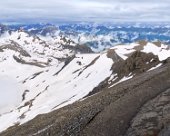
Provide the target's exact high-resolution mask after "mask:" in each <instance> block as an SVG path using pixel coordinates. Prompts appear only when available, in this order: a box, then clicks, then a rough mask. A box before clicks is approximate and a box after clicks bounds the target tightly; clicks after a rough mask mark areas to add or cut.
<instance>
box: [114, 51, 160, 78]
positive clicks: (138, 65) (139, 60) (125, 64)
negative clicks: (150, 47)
mask: <svg viewBox="0 0 170 136" xmlns="http://www.w3.org/2000/svg"><path fill="white" fill-rule="evenodd" d="M159 63H160V61H159V59H158V56H155V55H153V54H152V53H148V54H147V53H144V52H140V51H135V52H134V53H132V54H131V55H130V56H129V57H128V58H127V59H126V60H121V61H118V62H116V63H114V64H113V66H112V70H113V72H114V73H117V74H118V77H119V78H122V77H125V76H128V75H129V74H130V73H131V75H136V74H140V73H143V72H146V71H147V70H149V69H150V68H152V67H155V66H156V65H158V64H159Z"/></svg>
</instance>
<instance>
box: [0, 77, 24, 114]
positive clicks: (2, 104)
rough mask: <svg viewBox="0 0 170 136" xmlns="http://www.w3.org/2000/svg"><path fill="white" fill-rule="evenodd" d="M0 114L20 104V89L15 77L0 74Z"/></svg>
mask: <svg viewBox="0 0 170 136" xmlns="http://www.w3.org/2000/svg"><path fill="white" fill-rule="evenodd" d="M0 77H1V78H0V87H1V88H0V96H1V100H0V114H2V113H5V112H8V111H10V110H12V109H13V108H15V107H16V106H18V105H19V103H20V102H21V98H20V97H19V96H20V95H21V94H20V91H19V88H18V86H17V82H16V80H15V79H13V78H10V77H9V76H0Z"/></svg>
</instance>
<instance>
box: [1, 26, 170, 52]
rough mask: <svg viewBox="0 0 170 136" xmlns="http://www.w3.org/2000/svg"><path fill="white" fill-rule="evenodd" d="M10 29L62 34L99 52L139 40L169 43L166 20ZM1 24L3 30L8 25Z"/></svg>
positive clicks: (9, 27) (13, 28)
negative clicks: (164, 21) (163, 21)
mask: <svg viewBox="0 0 170 136" xmlns="http://www.w3.org/2000/svg"><path fill="white" fill-rule="evenodd" d="M7 28H8V29H9V30H10V31H16V30H18V29H20V28H22V29H24V30H25V31H28V32H29V33H31V34H34V35H42V36H52V37H53V36H58V35H63V36H64V37H67V38H69V39H71V40H72V41H74V42H75V43H79V44H83V45H86V46H89V47H90V48H91V49H92V50H93V51H95V52H98V51H102V50H105V49H106V48H110V47H112V46H113V45H117V44H129V43H134V42H137V41H139V40H146V41H150V42H154V41H161V42H164V43H165V44H169V43H170V41H169V39H170V25H169V23H151V24H149V23H148V24H147V23H138V24H136V23H115V24H94V23H77V24H74V23H70V24H69V23H68V24H58V25H53V24H30V25H9V26H8V27H7ZM7 28H6V27H5V28H4V27H3V30H6V29H7Z"/></svg>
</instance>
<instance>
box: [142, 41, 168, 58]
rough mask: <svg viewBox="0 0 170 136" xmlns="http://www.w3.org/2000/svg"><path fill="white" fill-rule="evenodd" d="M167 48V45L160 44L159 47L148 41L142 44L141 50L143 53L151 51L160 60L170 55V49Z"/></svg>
mask: <svg viewBox="0 0 170 136" xmlns="http://www.w3.org/2000/svg"><path fill="white" fill-rule="evenodd" d="M168 48H169V47H168V45H164V44H162V45H161V47H158V46H156V45H155V44H153V43H148V44H147V45H146V46H144V49H143V50H142V51H143V52H145V53H153V54H154V55H157V56H158V57H159V60H160V61H162V60H165V59H167V58H168V57H170V49H168Z"/></svg>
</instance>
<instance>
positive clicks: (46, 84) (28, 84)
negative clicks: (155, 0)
mask: <svg viewBox="0 0 170 136" xmlns="http://www.w3.org/2000/svg"><path fill="white" fill-rule="evenodd" d="M78 62H81V64H79V63H78ZM92 62H93V63H92ZM112 64H113V61H112V59H110V58H107V55H106V53H104V54H78V55H76V57H75V59H74V60H72V61H71V62H70V63H69V64H68V65H67V66H66V67H64V69H62V67H63V66H64V63H59V64H56V65H53V66H49V67H45V68H39V67H34V66H30V65H22V64H19V63H17V62H15V61H14V60H13V59H12V57H9V59H7V60H6V61H4V62H2V63H0V66H2V67H0V71H3V70H4V71H3V72H2V73H5V74H8V76H9V75H10V76H11V77H13V78H15V80H17V84H18V86H19V88H22V89H21V94H23V93H24V91H25V90H29V92H27V93H26V95H25V100H24V101H22V102H20V104H19V105H17V106H16V107H15V108H13V111H11V112H9V113H4V114H2V116H0V122H3V121H4V120H7V122H6V123H3V124H2V125H1V126H0V131H2V130H5V129H6V128H8V127H9V126H12V125H14V124H15V123H21V124H22V123H25V122H27V121H29V120H31V119H32V118H34V117H35V116H37V115H38V114H42V113H48V112H50V111H52V110H55V109H58V108H61V107H63V106H66V105H68V104H71V103H73V102H75V101H77V100H80V99H81V98H83V97H84V96H86V95H87V94H88V93H89V92H90V91H92V90H93V89H94V88H95V87H97V86H98V85H99V84H100V83H101V82H102V81H103V80H105V79H106V78H107V77H109V76H110V75H111V73H112V72H111V70H110V69H111V66H112ZM2 68H3V70H2ZM60 70H61V71H60ZM6 71H8V72H6ZM59 71H60V72H59ZM57 72H59V73H58V75H55V73H57ZM35 73H40V74H39V75H37V76H36V77H35V78H33V77H34V76H32V75H34V74H35ZM6 76H7V75H6ZM32 78H33V79H32ZM23 81H25V82H24V83H23ZM21 94H20V96H19V98H20V99H21V98H22V95H21ZM33 99H35V100H34V101H33V103H32V106H31V107H29V105H28V106H24V107H22V106H23V105H24V104H25V103H26V102H30V101H31V100H33ZM19 107H22V108H19ZM18 108H19V110H18ZM22 114H24V115H25V118H20V117H21V115H22ZM9 117H10V118H9Z"/></svg>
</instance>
